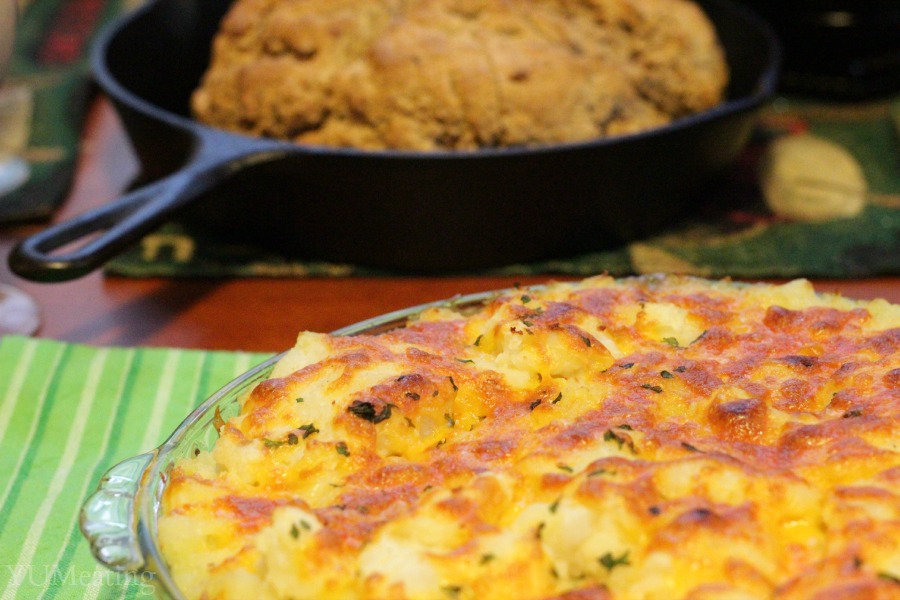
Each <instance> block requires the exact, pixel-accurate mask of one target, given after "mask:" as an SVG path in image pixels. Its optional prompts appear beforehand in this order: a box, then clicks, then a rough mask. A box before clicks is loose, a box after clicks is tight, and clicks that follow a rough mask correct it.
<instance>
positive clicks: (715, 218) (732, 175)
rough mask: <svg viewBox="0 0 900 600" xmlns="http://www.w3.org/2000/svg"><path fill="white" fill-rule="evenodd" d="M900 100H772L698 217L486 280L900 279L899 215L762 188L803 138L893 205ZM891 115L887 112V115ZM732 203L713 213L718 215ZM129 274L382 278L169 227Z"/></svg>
mask: <svg viewBox="0 0 900 600" xmlns="http://www.w3.org/2000/svg"><path fill="white" fill-rule="evenodd" d="M898 110H900V99H897V100H895V101H893V102H892V101H879V102H871V103H866V104H859V105H856V104H854V105H850V104H822V103H811V102H800V101H797V100H788V99H784V98H782V99H778V100H777V101H776V102H774V103H773V105H772V106H771V107H770V108H769V109H768V110H767V111H766V112H765V113H764V115H763V118H762V119H761V123H760V127H759V128H758V132H757V134H756V136H755V139H754V140H753V141H752V142H751V144H750V145H749V146H748V148H747V149H746V151H745V152H744V154H743V155H742V157H741V158H740V160H739V161H738V162H737V164H735V166H734V167H733V169H731V170H730V172H729V173H728V174H727V176H726V177H725V179H724V183H723V184H722V185H720V186H718V187H717V188H716V189H715V190H713V191H712V192H711V193H710V197H709V199H708V204H709V206H710V207H711V208H710V210H708V211H707V210H705V211H704V218H703V219H702V220H699V219H698V220H697V221H694V222H691V223H688V224H685V225H683V226H682V227H680V228H679V229H677V230H674V231H672V232H668V233H666V234H664V235H660V236H657V237H654V238H651V239H647V240H642V241H640V242H637V243H633V244H630V245H627V246H624V247H621V248H614V249H611V250H604V251H600V252H596V253H592V254H586V255H582V256H575V257H560V258H559V259H557V260H550V261H544V262H539V263H532V264H520V265H508V266H505V267H503V268H498V269H493V270H491V271H488V273H500V274H511V275H517V274H560V275H588V274H593V273H600V272H604V271H605V272H608V273H610V274H611V275H616V276H620V275H628V274H633V273H647V272H657V271H667V272H681V273H691V274H697V275H704V276H709V277H719V276H734V277H796V276H806V277H834V278H843V277H847V278H849V277H866V276H872V275H879V274H900V209H898V208H894V207H885V206H877V205H870V206H868V207H867V208H866V209H865V210H863V211H862V213H861V214H859V215H858V216H856V217H854V218H851V219H842V220H834V221H829V222H826V223H803V222H791V221H787V220H784V219H779V218H775V217H774V216H773V215H772V214H771V213H770V212H769V211H768V210H767V209H766V207H765V204H764V203H763V201H762V197H761V193H760V191H759V189H758V185H757V167H758V158H759V156H760V154H761V153H762V152H763V151H764V150H765V147H766V145H767V144H769V143H771V141H772V140H774V139H777V138H778V137H780V136H784V135H792V134H796V133H800V132H809V133H813V134H815V135H817V136H820V137H824V138H826V139H828V140H830V141H832V142H834V143H837V144H839V145H840V146H842V147H844V148H845V149H846V150H848V151H849V152H850V153H851V154H852V155H853V157H854V158H855V159H856V160H857V161H858V162H859V163H860V164H861V165H862V167H863V170H864V173H865V177H866V179H867V181H868V184H869V189H870V191H872V192H875V193H877V194H880V195H882V196H896V197H897V199H898V204H900V132H898V130H897V128H896V122H895V120H894V118H893V117H896V114H895V113H896V111H898ZM892 111H894V112H893V113H892ZM717 206H718V207H727V208H725V209H724V210H723V209H716V208H715V207H717ZM106 272H107V273H108V274H112V275H121V276H131V277H152V276H166V277H234V276H240V277H310V276H330V277H343V276H352V275H382V274H385V273H384V272H379V271H372V270H369V269H366V268H362V267H359V266H355V265H343V264H330V263H322V262H314V261H308V260H304V258H303V257H293V256H286V255H280V254H276V253H272V252H269V251H266V250H263V249H261V248H256V247H252V246H246V245H237V244H231V243H228V242H225V241H222V240H219V239H215V238H211V237H209V236H205V235H204V234H202V233H200V232H196V231H191V230H189V229H187V228H185V227H184V226H183V225H181V224H179V223H170V224H168V225H166V226H164V227H163V228H162V229H160V230H158V231H157V232H156V233H153V234H151V235H149V236H147V237H146V238H145V239H144V240H143V241H142V242H141V243H140V244H138V245H137V246H135V247H134V248H133V249H131V250H130V251H128V252H126V253H124V254H122V255H121V256H119V257H117V258H116V259H114V260H113V261H112V262H111V263H109V264H108V265H107V269H106Z"/></svg>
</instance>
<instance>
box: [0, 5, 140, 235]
mask: <svg viewBox="0 0 900 600" xmlns="http://www.w3.org/2000/svg"><path fill="white" fill-rule="evenodd" d="M127 2H128V0H23V1H20V3H19V4H20V6H21V7H22V8H21V10H20V18H19V23H18V27H17V28H16V46H15V52H14V54H13V59H12V62H11V65H10V72H9V76H8V77H7V78H6V80H5V81H4V82H3V85H2V86H0V225H3V224H8V223H18V222H23V221H36V220H46V219H48V218H49V217H50V216H51V215H52V214H53V213H54V212H55V210H56V209H57V208H58V207H59V205H60V204H61V203H62V202H63V200H64V199H65V198H66V195H67V194H68V192H69V189H70V185H71V182H72V177H73V175H74V171H75V163H76V160H77V158H78V152H79V146H78V144H79V140H80V136H81V127H82V123H83V119H84V113H85V109H86V107H87V105H88V100H89V99H90V97H91V95H92V93H93V91H94V87H93V83H92V80H91V77H90V67H89V64H88V52H89V49H90V45H91V43H92V41H93V39H94V36H95V35H96V34H97V33H98V32H99V30H100V29H101V28H102V27H103V26H104V25H105V24H106V23H107V22H108V21H109V20H110V19H112V18H113V17H115V16H116V15H118V14H119V13H120V12H121V11H122V10H124V7H125V4H126V3H127ZM133 3H134V2H132V4H133Z"/></svg>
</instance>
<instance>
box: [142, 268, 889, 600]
mask: <svg viewBox="0 0 900 600" xmlns="http://www.w3.org/2000/svg"><path fill="white" fill-rule="evenodd" d="M169 476H170V479H169V484H168V486H167V487H166V490H165V495H164V497H163V504H162V508H163V513H164V514H163V517H162V518H161V520H160V541H161V544H162V547H163V550H164V554H165V556H166V558H167V560H168V562H169V564H170V565H171V569H172V572H173V574H174V577H175V579H176V581H177V582H178V584H179V586H180V587H181V588H182V590H183V591H184V592H185V594H186V596H187V597H189V598H204V599H208V600H213V599H224V598H239V599H245V598H281V599H286V598H292V599H305V598H310V599H313V598H315V599H331V598H341V599H344V598H346V599H351V598H372V599H386V600H387V599H397V600H402V599H407V598H408V599H432V598H433V599H437V600H446V599H477V600H483V599H484V600H489V599H523V600H524V599H551V598H558V599H566V600H576V599H585V600H587V599H592V600H596V599H617V600H619V599H627V600H637V599H648V600H650V599H666V600H668V599H678V598H685V599H691V600H701V599H703V600H705V599H713V598H715V599H729V600H732V599H745V598H747V599H749V598H779V599H801V598H803V599H806V598H816V599H830V598H834V599H838V598H842V599H843V598H885V599H887V598H898V597H900V306H896V305H891V304H889V303H887V302H884V301H881V300H876V301H870V302H862V301H852V300H849V299H845V298H841V297H837V296H830V295H817V294H815V293H814V292H813V289H812V286H811V285H810V284H809V283H808V282H806V281H802V280H798V281H794V282H792V283H788V284H786V285H782V286H769V285H762V284H759V285H741V284H734V283H731V282H728V281H720V282H713V281H706V280H701V279H694V278H676V277H644V278H632V279H622V280H614V279H611V278H608V277H596V278H592V279H588V280H585V281H583V282H578V283H557V284H552V285H549V286H546V287H542V288H535V289H528V290H517V291H512V292H509V293H506V294H503V295H499V296H498V297H496V299H494V300H493V301H491V302H489V303H488V304H487V305H486V306H485V307H484V308H483V309H481V310H478V311H476V312H474V313H471V312H462V311H459V310H456V309H454V308H453V306H452V305H448V306H446V307H442V308H433V309H429V310H426V311H425V312H424V313H422V314H421V315H420V317H419V318H418V320H417V321H415V322H414V323H411V324H410V325H409V326H408V327H406V328H403V329H399V330H396V331H391V332H388V333H383V334H380V335H372V336H367V335H361V336H355V337H336V336H329V335H322V334H315V333H302V334H301V335H300V336H299V337H298V341H297V345H296V347H295V348H294V349H293V350H291V351H290V352H289V353H288V354H287V355H286V356H285V357H284V358H283V359H282V360H281V362H280V363H279V365H278V366H277V367H276V370H275V372H274V373H273V376H272V377H271V378H270V379H269V380H267V381H265V382H264V383H262V384H260V385H259V386H258V387H257V388H256V389H255V390H254V391H253V392H252V393H251V394H250V395H249V397H248V398H246V400H245V402H244V404H243V407H242V411H241V414H240V415H239V416H237V417H235V418H232V419H230V420H229V421H228V422H227V423H226V424H225V425H224V426H223V427H221V430H220V438H219V439H218V441H217V443H216V444H215V447H214V448H213V449H212V450H211V451H209V452H200V453H199V455H198V456H196V457H194V458H192V459H190V460H185V461H183V462H182V463H180V464H178V465H177V466H176V467H175V468H174V469H172V470H171V472H170V474H169Z"/></svg>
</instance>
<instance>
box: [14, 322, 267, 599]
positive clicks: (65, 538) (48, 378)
mask: <svg viewBox="0 0 900 600" xmlns="http://www.w3.org/2000/svg"><path fill="white" fill-rule="evenodd" d="M265 358H268V357H267V356H266V355H263V354H251V353H241V352H204V351H198V350H179V349H174V348H127V349H126V348H106V347H103V348H97V347H91V346H83V345H74V344H65V343H61V342H55V341H48V340H38V339H30V338H24V337H15V336H8V337H0V473H3V476H2V477H0V598H3V599H4V600H52V599H56V600H69V599H72V600H75V599H78V600H94V599H105V600H111V599H113V598H119V599H121V598H148V599H149V598H152V597H153V596H152V594H153V591H152V586H151V585H150V584H149V583H148V580H147V579H146V576H141V575H135V574H126V573H116V572H113V571H110V570H107V569H106V568H105V567H103V566H101V565H100V564H99V563H98V562H97V561H95V560H94V558H93V556H92V555H91V553H90V549H89V547H88V543H87V541H86V540H85V539H84V538H83V537H82V535H81V532H80V530H79V525H78V523H79V512H80V509H81V505H82V504H83V503H84V501H85V499H86V498H87V497H88V496H89V495H90V494H91V493H93V491H94V489H95V488H96V486H97V484H98V483H99V481H100V478H101V477H102V476H103V474H104V473H105V472H106V471H107V470H108V469H110V468H111V467H112V466H114V465H115V464H117V463H118V462H120V461H122V460H124V459H126V458H130V457H132V456H136V455H138V454H141V453H143V452H147V451H149V450H151V449H153V448H155V447H156V446H158V445H159V444H161V443H162V442H163V441H164V440H165V438H166V437H167V436H168V434H169V433H171V432H172V431H174V429H175V427H177V426H178V424H179V423H180V422H181V421H182V420H183V419H184V418H185V417H186V416H187V415H188V414H189V413H190V412H191V411H192V410H193V409H194V408H195V407H196V406H197V405H199V404H200V403H201V402H202V401H203V400H204V399H206V397H208V396H210V395H211V394H212V393H213V392H214V391H216V390H217V389H219V388H220V387H221V386H223V385H224V384H226V383H228V382H229V381H230V380H231V379H232V378H234V377H235V376H237V375H238V374H240V373H243V372H245V371H247V370H249V369H250V368H251V367H252V366H255V365H256V364H258V363H260V362H262V361H263V360H264V359H265Z"/></svg>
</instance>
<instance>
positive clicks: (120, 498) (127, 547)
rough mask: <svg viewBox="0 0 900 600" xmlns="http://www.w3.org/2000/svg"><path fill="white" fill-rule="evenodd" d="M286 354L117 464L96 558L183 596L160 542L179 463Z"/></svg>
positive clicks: (373, 322)
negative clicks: (166, 494)
mask: <svg viewBox="0 0 900 600" xmlns="http://www.w3.org/2000/svg"><path fill="white" fill-rule="evenodd" d="M499 293H500V292H481V293H477V294H470V295H465V296H459V297H456V298H453V299H450V300H443V301H439V302H432V303H428V304H421V305H418V306H414V307H411V308H407V309H403V310H399V311H395V312H392V313H388V314H385V315H382V316H379V317H375V318H373V319H368V320H365V321H361V322H359V323H356V324H354V325H350V326H348V327H344V328H342V329H339V330H338V331H335V332H334V335H359V334H367V335H377V334H379V333H384V332H387V331H391V330H394V329H398V328H402V327H404V326H405V325H406V324H407V323H408V322H410V321H411V320H413V319H415V318H416V316H417V315H418V314H420V313H421V312H422V311H424V310H426V309H428V308H432V307H439V306H446V307H452V308H453V309H455V310H458V311H461V312H465V311H466V310H469V309H476V308H478V307H481V306H483V305H484V304H485V303H486V302H487V301H488V300H490V299H491V298H494V297H496V296H497V295H498V294H499ZM282 356H283V354H278V355H276V356H273V357H272V358H270V359H269V360H267V361H265V362H263V363H261V364H259V365H257V366H256V367H254V368H253V369H251V370H250V371H247V372H246V373H244V374H243V375H240V376H239V377H237V378H236V379H234V380H232V381H231V382H230V383H228V384H227V385H225V386H224V387H223V388H221V389H220V390H219V391H217V392H216V393H215V394H213V395H212V396H210V397H209V398H208V399H207V400H206V401H205V402H203V404H201V405H200V406H198V407H197V408H196V409H195V410H194V411H193V412H192V413H191V414H190V415H188V416H187V418H186V419H185V420H184V421H182V422H181V424H180V425H179V426H178V427H177V428H176V429H175V431H174V432H173V433H172V434H171V435H170V436H169V438H168V439H167V440H166V441H165V442H164V443H163V444H162V445H161V446H159V447H157V448H156V449H154V450H152V451H150V452H146V453H144V454H140V455H138V456H134V457H131V458H128V459H126V460H124V461H122V462H120V463H119V464H117V465H115V466H114V467H112V468H111V469H109V471H107V472H106V474H105V475H104V476H103V478H102V479H101V480H100V483H99V485H98V487H97V490H96V491H95V492H94V493H93V494H92V495H91V496H89V497H88V498H87V500H86V501H85V503H84V505H83V507H82V509H81V523H80V525H81V531H82V533H83V534H84V536H85V538H87V540H88V542H89V543H90V546H91V552H92V553H93V555H94V557H95V558H96V559H97V560H98V561H99V562H100V563H102V564H103V565H104V566H106V567H108V568H110V569H112V570H114V571H117V572H123V573H131V574H135V575H139V576H140V578H141V581H142V582H143V583H146V584H151V585H153V586H154V589H155V592H156V594H157V596H159V597H163V598H165V597H171V598H172V599H173V600H183V598H184V596H183V595H182V594H181V592H180V591H179V590H178V587H177V586H176V585H175V582H174V580H173V578H172V575H171V573H170V572H169V568H168V565H167V564H166V561H165V559H164V558H163V556H162V553H161V551H160V548H159V545H158V543H157V523H158V521H157V519H158V517H159V510H160V499H161V497H162V493H163V490H164V489H165V486H166V482H167V479H168V478H167V474H168V471H169V470H170V469H171V468H172V465H173V464H174V463H175V462H176V461H179V460H181V459H183V458H186V457H188V456H190V455H191V454H193V453H194V452H195V450H197V449H202V450H209V449H211V448H212V446H213V445H214V444H215V442H216V439H217V438H218V433H217V423H220V421H221V420H222V419H224V420H227V419H229V418H230V417H233V416H236V415H237V414H238V412H239V411H240V408H241V403H242V401H243V399H244V398H245V397H246V395H247V394H249V393H250V391H251V390H252V389H253V388H254V387H255V386H256V385H257V384H259V383H260V382H262V381H264V380H265V379H267V378H268V377H269V375H270V373H271V372H272V370H273V368H274V367H275V364H276V363H277V362H278V361H279V360H280V359H281V357H282Z"/></svg>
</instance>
